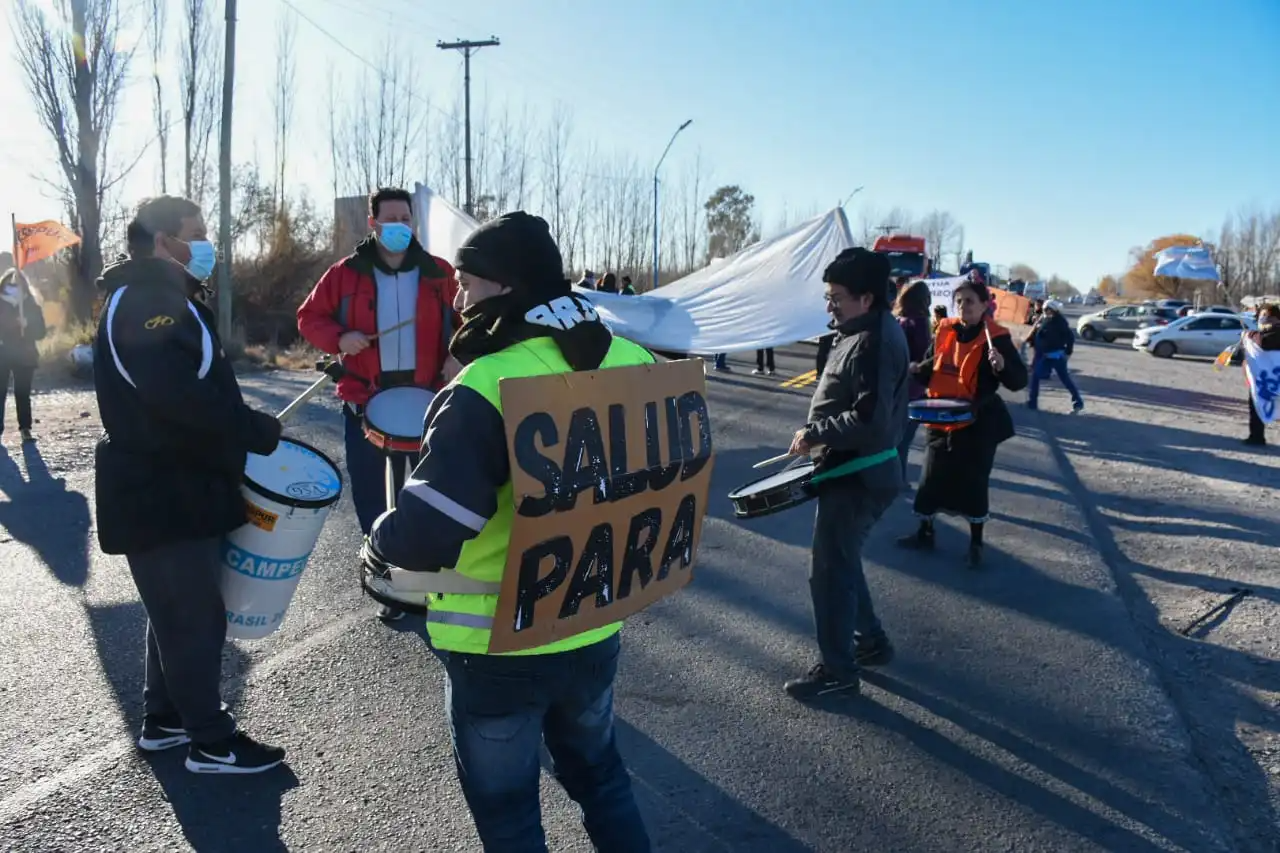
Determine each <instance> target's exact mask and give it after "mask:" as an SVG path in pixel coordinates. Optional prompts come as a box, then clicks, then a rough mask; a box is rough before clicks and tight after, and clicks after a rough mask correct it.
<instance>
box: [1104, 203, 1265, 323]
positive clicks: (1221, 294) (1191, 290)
mask: <svg viewBox="0 0 1280 853" xmlns="http://www.w3.org/2000/svg"><path fill="white" fill-rule="evenodd" d="M1172 246H1203V247H1205V248H1206V249H1208V250H1209V254H1210V255H1211V256H1212V257H1213V261H1214V263H1215V264H1216V265H1217V268H1218V276H1219V279H1220V281H1218V282H1216V283H1215V282H1205V281H1198V280H1192V279H1184V278H1174V277H1171V276H1163V275H1156V274H1155V269H1156V255H1157V254H1159V253H1160V252H1162V251H1164V250H1165V249H1168V248H1170V247H1172ZM1129 255H1130V264H1129V269H1128V270H1127V271H1126V272H1125V273H1124V274H1123V275H1122V276H1106V277H1105V278H1104V279H1103V280H1102V281H1101V282H1100V283H1099V285H1098V290H1099V292H1100V293H1101V294H1102V295H1103V296H1106V297H1115V296H1121V297H1123V298H1130V297H1132V298H1134V299H1186V300H1192V301H1194V300H1197V299H1198V300H1199V301H1200V303H1201V304H1205V305H1208V304H1213V303H1223V304H1226V305H1228V306H1230V307H1237V306H1239V305H1241V304H1242V300H1243V299H1245V298H1246V297H1262V296H1271V297H1274V296H1277V295H1280V208H1276V209H1274V210H1261V209H1257V208H1241V209H1240V210H1237V211H1235V212H1233V213H1231V214H1229V215H1228V216H1227V217H1226V219H1225V221H1224V222H1223V223H1222V227H1221V228H1219V229H1218V230H1217V232H1216V233H1213V234H1210V235H1209V236H1208V237H1207V238H1201V237H1197V236H1195V235H1194V234H1168V235H1165V236H1163V237H1157V238H1156V239H1155V240H1152V241H1151V242H1150V243H1148V244H1146V245H1145V246H1137V247H1134V248H1133V249H1132V250H1130V253H1129Z"/></svg>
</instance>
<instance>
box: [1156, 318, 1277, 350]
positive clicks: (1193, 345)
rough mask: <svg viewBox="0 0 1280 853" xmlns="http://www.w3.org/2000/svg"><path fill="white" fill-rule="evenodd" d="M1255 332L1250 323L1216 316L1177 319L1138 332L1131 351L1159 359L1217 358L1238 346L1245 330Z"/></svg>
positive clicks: (1253, 326) (1251, 322)
mask: <svg viewBox="0 0 1280 853" xmlns="http://www.w3.org/2000/svg"><path fill="white" fill-rule="evenodd" d="M1254 328H1256V326H1255V324H1254V323H1253V321H1252V320H1247V319H1243V318H1241V317H1239V316H1237V315H1233V314H1221V313H1217V312H1212V313H1207V314H1192V315H1191V316H1190V317H1180V318H1178V319H1177V320H1174V321H1173V322H1172V323H1170V324H1168V325H1167V326H1152V327H1149V328H1146V329H1139V330H1138V333H1137V334H1136V335H1134V336H1133V348H1134V349H1139V350H1146V351H1147V352H1149V353H1151V354H1152V355H1155V356H1159V357H1160V358H1172V357H1173V356H1175V355H1217V354H1218V353H1220V352H1222V351H1223V350H1224V349H1226V348H1227V347H1231V346H1235V345H1236V344H1237V343H1239V342H1240V335H1241V333H1242V332H1244V331H1245V330H1252V329H1254Z"/></svg>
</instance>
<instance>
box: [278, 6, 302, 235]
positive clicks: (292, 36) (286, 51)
mask: <svg viewBox="0 0 1280 853" xmlns="http://www.w3.org/2000/svg"><path fill="white" fill-rule="evenodd" d="M297 36H298V19H297V17H296V16H295V15H292V14H289V15H286V16H285V17H283V18H281V19H280V21H279V23H278V24H277V25H276V83H275V91H274V93H273V98H272V105H273V106H274V108H275V175H274V176H273V179H274V183H275V187H274V189H275V203H276V210H277V211H284V209H285V206H286V201H285V200H286V198H287V197H288V196H287V193H286V192H285V180H286V178H285V176H286V172H287V169H288V162H289V158H288V155H289V128H290V127H291V126H292V124H293V101H294V94H295V77H296V76H297V62H296V60H295V58H294V55H293V48H294V43H295V41H296V40H297Z"/></svg>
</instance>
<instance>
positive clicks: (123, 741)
mask: <svg viewBox="0 0 1280 853" xmlns="http://www.w3.org/2000/svg"><path fill="white" fill-rule="evenodd" d="M367 618H368V614H367V613H365V612H364V611H363V610H361V611H360V612H358V613H350V614H348V615H346V616H344V617H343V618H341V619H339V620H338V621H336V622H332V623H330V624H328V625H326V626H325V627H323V628H321V629H320V630H319V631H316V632H315V633H314V634H310V635H308V636H306V637H304V638H303V639H301V640H299V641H298V642H296V643H294V644H293V645H291V646H286V647H285V648H283V649H281V650H280V651H278V652H276V653H275V654H273V655H271V656H270V657H268V658H266V659H265V660H263V661H262V663H260V664H258V665H257V666H254V667H251V668H250V669H249V670H247V671H246V672H245V673H243V674H242V675H237V676H234V677H232V678H228V679H227V680H226V681H225V682H224V686H225V687H226V688H230V687H232V686H235V685H237V684H243V683H244V682H246V681H248V680H249V677H250V676H253V678H254V679H257V678H259V677H269V676H271V675H273V674H275V672H277V671H278V670H279V669H280V668H282V667H284V666H286V665H287V664H290V663H293V662H294V661H296V660H298V659H299V658H301V657H303V656H304V655H306V654H307V653H309V652H311V651H314V650H315V649H316V648H317V647H319V646H323V645H326V644H328V643H330V642H332V641H333V640H335V639H337V638H338V637H339V636H341V635H342V634H345V633H346V632H347V631H348V630H350V628H351V626H352V625H353V624H355V622H356V621H358V620H361V619H367ZM136 735H137V731H136V728H135V727H133V726H130V727H129V732H128V734H127V735H126V736H123V737H121V735H120V733H114V734H113V735H112V737H113V738H114V737H120V740H113V741H112V743H111V744H109V745H108V746H104V747H103V748H102V749H99V750H98V751H97V752H93V753H90V754H89V755H86V756H85V757H84V758H81V759H79V760H78V761H75V762H73V763H72V764H71V765H69V766H67V767H65V768H63V769H62V770H60V771H58V772H57V773H54V774H53V775H52V776H45V777H44V778H41V779H37V780H36V781H34V782H30V783H28V784H27V785H24V786H23V787H21V788H19V789H18V790H16V791H14V792H13V793H12V794H10V795H9V796H7V797H5V798H4V799H3V800H0V825H2V824H6V823H9V822H10V821H13V820H16V819H17V818H20V817H23V816H24V813H25V812H26V811H27V810H28V809H30V808H31V807H32V806H33V805H35V804H36V803H38V802H40V801H41V800H43V799H44V798H46V797H48V796H50V795H52V794H55V793H57V792H58V791H60V790H61V789H63V788H67V787H70V786H72V785H75V784H76V783H78V782H82V781H84V780H85V779H88V778H90V777H92V776H94V775H96V774H97V773H99V772H101V771H102V770H105V769H106V768H107V767H108V766H109V765H111V764H112V763H113V762H115V761H118V760H119V759H120V758H122V757H124V756H126V755H128V754H129V753H130V752H132V751H133V748H134V746H133V740H132V739H133V738H134V737H135V736H136Z"/></svg>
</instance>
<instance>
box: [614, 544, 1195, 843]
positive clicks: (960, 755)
mask: <svg viewBox="0 0 1280 853" xmlns="http://www.w3.org/2000/svg"><path fill="white" fill-rule="evenodd" d="M1001 566H1002V567H1003V560H1001ZM937 570H938V567H937V566H932V567H928V568H927V569H925V572H933V573H936V572H937ZM699 571H700V572H701V575H700V580H699V591H700V594H706V595H709V596H712V597H714V598H717V599H720V600H722V601H723V602H724V604H725V605H726V606H730V607H733V608H734V609H735V610H740V611H742V612H743V613H744V614H746V613H749V614H750V616H751V617H753V618H755V619H764V620H767V621H768V622H770V623H771V624H772V625H773V626H774V627H775V628H777V629H779V630H781V631H783V632H786V633H790V634H793V635H794V634H799V635H801V636H803V635H804V634H807V633H812V627H811V625H810V624H809V622H808V618H807V614H806V613H802V612H801V611H800V609H799V608H797V607H787V606H785V605H782V604H778V603H776V602H774V601H771V600H770V599H768V598H763V599H762V598H759V597H757V596H755V595H753V594H752V593H753V590H752V589H751V587H750V585H749V584H748V583H747V582H745V581H743V580H742V579H741V578H740V577H738V576H737V575H736V574H735V573H734V572H732V571H729V570H726V569H725V568H724V567H719V566H707V565H703V564H701V563H700V566H699ZM923 574H924V573H922V576H923ZM951 574H952V575H953V576H955V577H956V578H957V582H960V581H961V580H962V579H963V578H964V577H965V576H966V575H967V574H970V573H966V572H964V571H963V570H955V571H953V572H951ZM1005 582H1006V584H1007V578H1006V579H1005ZM1083 599H1084V597H1083V596H1082V597H1081V600H1080V601H1067V602H1065V603H1064V604H1065V606H1066V607H1067V608H1069V609H1078V608H1081V607H1084V606H1088V605H1089V604H1090V602H1088V601H1085V600H1083ZM1095 609H1096V604H1095ZM663 618H665V619H667V620H670V621H672V622H673V623H675V625H674V626H673V627H675V628H676V630H677V631H678V632H679V631H680V630H681V629H682V628H684V629H687V630H688V631H689V636H690V637H691V638H696V642H698V643H706V644H709V645H711V646H714V647H715V648H716V651H715V652H714V656H721V655H722V656H724V657H725V658H726V659H731V660H735V661H738V662H740V663H742V664H746V665H748V666H749V667H750V669H751V670H753V671H755V672H758V673H760V674H761V675H762V676H763V677H766V678H771V677H778V676H779V674H780V673H783V672H787V671H788V666H787V663H786V662H784V661H779V660H777V659H776V658H775V657H773V656H771V655H770V653H769V651H768V650H767V649H765V648H763V647H760V646H757V645H755V644H752V643H745V644H744V643H742V642H741V638H734V637H725V636H721V635H720V634H719V633H717V632H714V631H708V630H705V628H704V629H703V630H701V631H699V630H698V629H697V628H695V627H694V626H693V625H692V624H687V622H688V618H689V617H688V616H687V615H685V614H683V613H680V612H678V611H676V612H673V611H667V612H664V614H663ZM903 651H904V652H905V655H902V656H900V657H901V658H902V659H901V660H900V661H898V662H896V663H895V664H893V665H891V666H890V667H889V670H888V671H889V672H890V673H894V674H895V677H894V678H886V677H885V676H884V675H883V674H880V673H878V672H876V671H864V679H865V680H866V681H867V683H869V684H872V685H875V686H879V687H883V688H884V689H886V690H888V691H890V692H893V693H895V694H897V695H898V696H900V697H901V698H903V699H904V700H906V701H909V702H912V703H915V704H917V705H919V706H920V707H922V708H924V709H925V710H927V711H929V712H931V713H933V714H935V715H937V716H939V717H941V718H944V719H947V720H949V721H951V722H952V723H954V724H955V725H957V726H959V727H961V728H963V729H965V730H967V731H969V732H970V733H971V734H973V735H974V736H975V737H977V738H980V739H982V740H985V741H986V742H988V743H990V744H992V745H994V746H996V747H998V748H1000V749H1002V750H1003V751H1005V752H1007V753H1008V754H1010V755H1012V756H1013V757H1014V758H1015V759H1016V760H1017V761H1018V762H1020V763H1022V764H1025V765H1027V766H1030V767H1033V768H1035V770H1036V771H1038V772H1040V773H1043V774H1044V775H1046V776H1049V777H1052V778H1053V779H1055V780H1057V782H1059V783H1061V784H1062V785H1065V786H1069V787H1071V788H1073V789H1076V790H1079V791H1081V792H1083V793H1085V794H1087V795H1089V796H1090V797H1092V798H1093V799H1094V800H1095V801H1096V802H1098V803H1099V804H1101V805H1102V806H1103V808H1104V809H1110V810H1112V811H1114V812H1116V813H1119V814H1121V815H1124V816H1125V817H1126V818H1128V819H1130V820H1132V821H1135V822H1138V823H1142V824H1145V825H1147V826H1149V827H1151V828H1152V829H1153V830H1155V831H1157V832H1159V833H1160V834H1161V835H1163V836H1164V837H1166V838H1168V839H1170V840H1173V841H1179V842H1181V843H1182V844H1183V846H1184V847H1185V849H1205V848H1204V846H1203V845H1201V846H1197V845H1196V844H1191V843H1188V842H1189V841H1191V840H1195V839H1199V837H1200V830H1199V829H1198V828H1197V827H1196V826H1195V825H1194V824H1193V823H1192V822H1191V821H1190V820H1187V819H1186V818H1184V817H1183V816H1182V815H1180V814H1179V812H1178V810H1177V808H1176V806H1174V807H1169V806H1168V805H1167V804H1166V803H1164V802H1163V801H1162V800H1161V799H1160V797H1159V795H1158V793H1157V790H1158V782H1155V780H1153V779H1152V778H1151V775H1150V774H1149V773H1146V771H1145V770H1139V769H1138V768H1148V767H1149V766H1150V764H1151V760H1152V756H1150V755H1148V754H1147V753H1146V752H1145V751H1144V748H1143V747H1142V745H1140V744H1134V743H1129V742H1126V741H1125V740H1124V739H1123V738H1116V737H1112V736H1111V735H1110V734H1109V733H1105V732H1099V731H1097V730H1093V729H1090V727H1088V726H1087V725H1080V724H1079V723H1078V722H1077V721H1076V720H1074V719H1072V718H1071V717H1069V716H1064V715H1063V714H1062V713H1061V709H1060V708H1048V707H1045V706H1044V705H1043V704H1041V703H1039V702H1037V701H1035V700H1033V699H1031V698H1029V697H1028V696H1026V695H1024V693H1023V691H1022V690H1020V689H1019V688H1018V686H1017V685H1016V684H1015V683H1006V682H1002V686H1001V689H1000V694H999V700H998V701H993V693H992V692H991V685H990V684H989V683H986V682H983V683H974V682H972V681H971V678H970V676H968V675H966V673H965V672H964V671H963V668H957V667H952V666H947V665H945V664H941V665H940V664H936V663H934V662H933V660H932V659H929V658H927V654H926V655H922V654H916V655H913V654H911V652H910V651H909V650H907V649H904V650H903ZM636 653H637V652H636V651H635V650H633V655H634V654H636ZM899 674H900V675H899ZM778 680H779V682H780V681H781V678H780V677H779V679H778ZM916 685H918V686H916ZM677 692H679V691H678V688H677ZM943 697H947V698H943ZM640 698H648V699H650V701H653V699H652V697H647V696H644V695H643V694H641V695H640ZM852 704H853V705H868V704H869V705H872V706H873V708H872V709H870V710H867V709H865V708H864V709H858V708H854V707H851V705H850V703H849V702H848V700H839V701H832V702H824V703H822V704H821V706H820V709H821V710H825V711H831V712H835V713H841V714H845V715H849V716H854V717H855V718H858V719H862V720H864V721H866V722H869V723H873V724H876V725H879V726H880V727H881V728H883V729H885V730H886V731H888V732H890V733H893V734H897V735H900V736H903V737H904V738H905V739H906V740H908V741H910V742H911V743H913V744H914V745H915V746H916V747H917V748H919V749H921V750H922V751H923V752H924V753H926V754H928V755H929V756H931V757H932V758H933V759H935V760H937V761H939V762H942V763H943V764H946V765H949V766H951V767H952V768H954V770H955V771H956V772H957V773H958V774H960V775H962V776H964V777H967V778H969V779H972V780H973V781H975V782H977V783H979V784H981V785H983V786H984V787H985V788H987V789H989V790H990V791H991V792H992V793H994V794H996V795H998V796H1000V797H1002V798H1004V799H1005V800H1006V801H1008V802H1011V803H1020V804H1022V805H1024V806H1027V807H1029V808H1031V809H1032V810H1034V811H1035V812H1036V814H1038V815H1039V816H1040V817H1041V818H1043V819H1045V820H1047V821H1050V822H1052V823H1055V824H1057V825H1059V826H1061V827H1062V828H1063V829H1065V830H1068V831H1070V832H1073V833H1077V834H1079V835H1080V836H1081V837H1083V838H1089V839H1090V840H1093V841H1095V842H1097V843H1098V844H1099V845H1100V846H1101V847H1102V849H1109V850H1119V849H1123V850H1131V849H1132V850H1156V849H1165V848H1162V847H1157V846H1156V845H1153V844H1152V843H1151V842H1150V841H1148V840H1146V839H1143V838H1142V837H1141V836H1139V835H1137V834H1135V833H1134V832H1132V831H1131V830H1129V829H1127V828H1125V827H1124V826H1122V825H1119V824H1117V823H1116V822H1115V821H1114V820H1113V819H1111V818H1110V817H1108V815H1107V814H1106V812H1105V811H1100V810H1096V811H1091V810H1090V809H1088V808H1085V807H1083V806H1081V805H1079V804H1076V803H1074V802H1071V801H1070V800H1068V799H1066V798H1064V797H1063V796H1061V795H1060V794H1058V793H1055V792H1054V791H1053V790H1051V789H1050V788H1048V787H1046V786H1045V785H1043V784H1042V783H1040V782H1038V781H1035V780H1029V779H1027V778H1025V777H1024V776H1022V775H1019V774H1017V773H1014V772H1012V771H1011V770H1008V769H1006V768H1004V767H1001V766H999V765H997V764H995V763H993V762H991V761H989V760H987V759H986V758H984V757H982V756H981V755H978V754H977V753H975V752H974V751H973V750H972V749H970V748H969V747H967V746H964V745H962V744H959V743H956V742H955V741H953V740H952V739H950V738H949V737H947V736H946V735H944V734H941V733H938V732H935V731H933V730H931V729H927V728H924V727H922V726H920V725H918V724H916V723H914V722H911V721H910V720H908V719H906V718H904V717H902V716H901V715H899V714H897V713H896V712H893V711H892V710H889V709H886V708H884V707H882V706H879V705H876V704H875V695H874V691H868V693H867V695H864V696H863V697H861V698H859V699H856V700H853V703H852ZM966 708H981V709H983V717H979V716H978V715H976V714H974V713H972V712H969V711H967V710H965V709H966ZM694 716H695V717H698V716H700V715H697V714H695V715H694ZM770 737H777V735H776V734H770V735H762V736H761V738H762V740H764V741H767V740H768V739H769V738H770ZM1077 754H1085V755H1088V756H1090V757H1091V758H1092V760H1094V761H1095V762H1096V761H1105V762H1106V766H1108V767H1109V768H1110V769H1113V770H1114V771H1115V772H1116V773H1117V775H1135V776H1137V777H1139V778H1137V779H1136V780H1135V781H1136V782H1137V785H1136V787H1138V789H1139V790H1151V791H1152V796H1149V797H1143V796H1140V795H1137V794H1134V793H1132V792H1131V791H1129V790H1126V789H1125V788H1124V787H1121V786H1120V785H1118V784H1116V783H1114V782H1112V781H1111V780H1109V779H1108V778H1105V777H1104V776H1101V775H1099V774H1097V773H1095V772H1093V771H1091V770H1089V769H1087V768H1085V767H1082V766H1078V765H1077V764H1075V763H1073V761H1072V760H1071V759H1069V758H1066V757H1064V756H1072V755H1077ZM1103 756H1105V758H1102V757H1103ZM820 758H821V755H820V754H815V755H814V759H815V760H818V759H820ZM1174 760H1178V759H1174ZM922 784H926V783H923V782H922ZM885 831H892V830H891V829H886V830H885Z"/></svg>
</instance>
